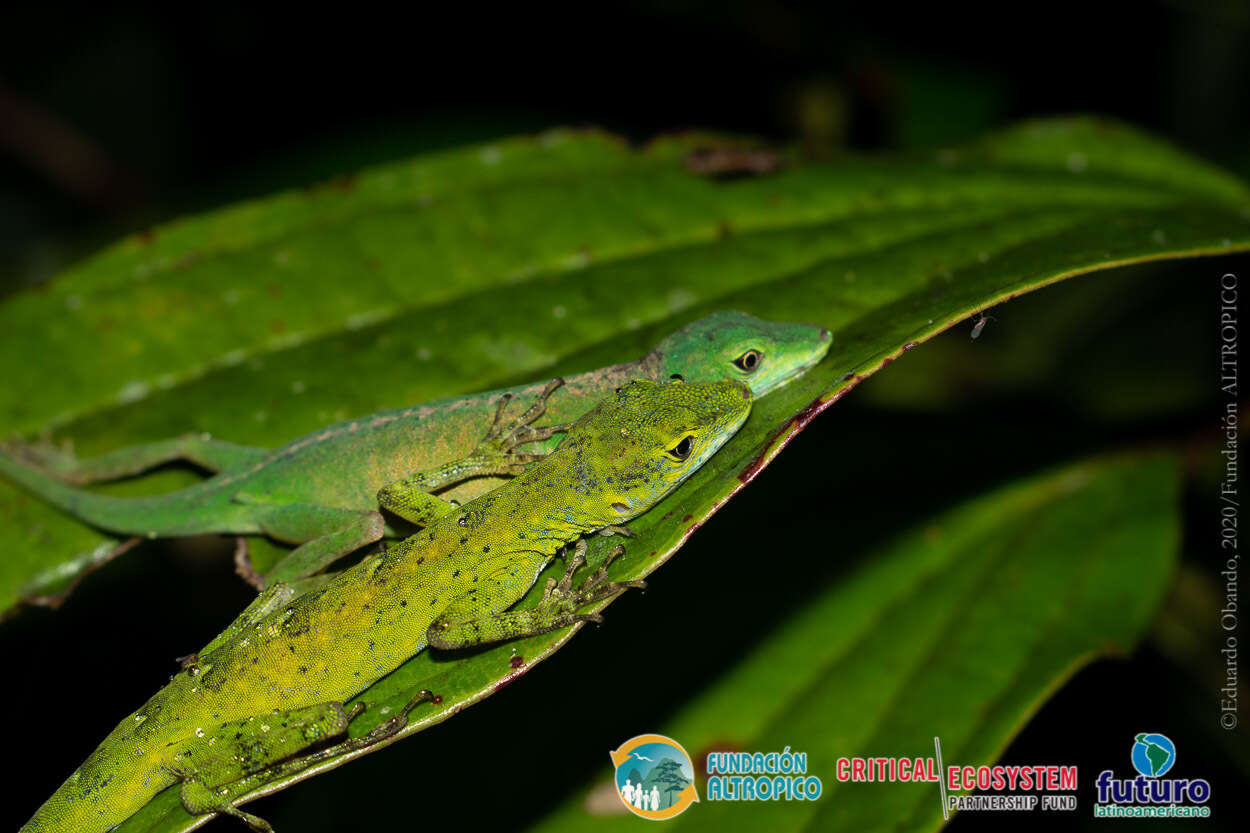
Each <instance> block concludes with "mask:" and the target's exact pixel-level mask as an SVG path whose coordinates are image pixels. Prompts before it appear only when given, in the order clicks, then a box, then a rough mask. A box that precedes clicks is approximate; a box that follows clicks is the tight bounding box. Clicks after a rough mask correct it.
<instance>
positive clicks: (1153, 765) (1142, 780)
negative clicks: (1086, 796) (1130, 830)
mask: <svg viewBox="0 0 1250 833" xmlns="http://www.w3.org/2000/svg"><path fill="white" fill-rule="evenodd" d="M1129 760H1130V761H1131V762H1132V764H1133V769H1135V770H1137V776H1136V777H1135V778H1116V777H1115V773H1114V772H1112V771H1111V770H1109V769H1104V770H1103V771H1102V772H1100V773H1098V780H1097V781H1095V782H1094V786H1095V787H1097V788H1098V803H1097V804H1095V805H1094V816H1095V817H1096V818H1207V817H1208V816H1210V815H1211V808H1210V807H1209V806H1207V801H1208V800H1209V799H1210V798H1211V784H1210V782H1208V781H1206V780H1204V779H1202V778H1164V777H1163V776H1164V775H1166V774H1168V773H1169V772H1171V770H1172V767H1173V765H1175V764H1176V744H1174V743H1172V740H1171V738H1169V737H1168V736H1167V735H1162V734H1159V733H1158V732H1141V733H1139V734H1138V735H1137V736H1136V737H1134V738H1133V748H1132V750H1131V751H1130V752H1129Z"/></svg>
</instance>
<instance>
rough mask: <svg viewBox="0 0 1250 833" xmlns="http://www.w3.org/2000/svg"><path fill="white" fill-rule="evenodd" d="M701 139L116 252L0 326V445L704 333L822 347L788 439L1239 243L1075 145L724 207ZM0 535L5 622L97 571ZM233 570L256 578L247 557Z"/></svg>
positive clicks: (583, 144) (596, 147) (505, 160)
mask: <svg viewBox="0 0 1250 833" xmlns="http://www.w3.org/2000/svg"><path fill="white" fill-rule="evenodd" d="M726 142H727V140H722V139H717V138H715V137H709V136H699V135H694V134H691V135H685V136H682V137H678V138H670V139H666V140H664V141H661V142H658V143H656V144H655V145H653V146H652V147H650V148H649V149H648V150H647V151H645V152H642V153H635V152H632V151H630V150H628V149H627V148H625V147H624V146H623V145H622V144H621V143H620V142H619V141H617V140H614V139H613V138H612V137H609V136H606V135H603V134H597V133H580V134H579V133H570V132H561V131H556V132H551V133H546V134H543V135H541V136H539V137H536V138H534V139H516V140H510V141H501V142H498V143H494V144H490V145H483V146H478V147H471V148H467V149H463V150H455V151H447V152H443V153H440V154H436V155H434V156H432V157H429V158H422V159H418V160H416V161H413V162H408V163H401V164H397V165H391V166H387V167H383V168H379V169H374V170H370V171H367V172H364V173H362V174H359V175H356V176H351V177H344V178H341V179H339V180H336V181H335V182H334V183H332V184H330V185H329V186H326V187H323V188H318V189H309V190H305V191H301V192H291V193H284V194H280V195H278V196H275V197H272V198H270V199H267V200H261V201H255V202H251V203H245V204H242V205H239V206H236V207H231V208H227V209H223V210H222V211H219V212H216V213H213V214H208V215H204V216H202V217H198V218H192V219H188V220H183V221H180V222H177V223H174V224H172V225H170V226H165V227H161V228H158V229H153V230H151V231H150V232H147V233H144V234H141V235H138V236H135V237H132V238H130V239H127V240H125V241H123V242H122V243H120V244H118V245H116V246H114V247H112V248H111V249H108V250H106V251H104V252H103V253H101V254H100V255H98V256H97V257H95V258H92V259H89V260H87V261H85V262H83V263H82V264H80V265H79V266H77V267H75V268H74V269H71V270H69V271H68V272H66V273H65V274H63V275H62V276H61V277H59V278H58V279H57V280H56V281H54V282H52V283H51V284H49V285H48V286H47V287H45V288H44V289H42V290H41V291H39V292H24V293H19V294H16V295H13V296H11V297H10V298H9V299H8V301H7V302H6V303H5V304H3V305H0V327H2V328H4V329H5V330H6V331H7V332H10V333H12V334H13V336H14V337H15V338H16V339H17V342H18V343H34V342H35V341H38V342H39V343H40V345H41V356H40V361H39V362H38V364H35V365H32V364H31V363H30V361H29V359H28V358H27V357H26V356H25V355H24V354H23V353H21V352H20V351H9V352H6V353H3V354H0V372H3V373H4V375H5V378H6V379H8V384H7V385H6V386H5V387H4V388H3V389H0V429H3V430H10V431H22V430H26V431H30V430H32V429H34V428H43V429H45V430H47V429H49V428H51V429H54V430H55V432H56V434H57V435H58V436H61V437H67V438H72V440H73V442H74V444H75V448H76V450H77V452H78V453H79V454H80V455H83V456H90V455H92V454H97V453H100V452H101V451H104V450H109V449H113V448H120V447H122V446H125V445H128V444H134V443H136V442H141V441H145V440H151V439H155V438H163V437H167V436H176V435H179V434H182V433H186V432H192V431H193V432H207V433H210V434H212V435H214V436H217V437H221V438H229V439H230V440H231V441H233V442H241V443H244V444H248V445H260V446H269V447H276V446H277V445H280V444H281V443H283V442H285V441H287V440H290V439H293V438H294V437H296V436H299V435H300V434H303V433H307V432H309V431H312V430H314V429H316V428H317V427H319V426H322V425H325V424H327V423H330V422H336V421H341V420H342V419H346V418H351V417H355V416H360V415H362V414H367V413H370V412H373V411H377V410H382V409H385V408H396V407H401V406H404V405H407V404H411V403H414V402H422V401H427V400H430V399H435V398H439V397H443V396H450V395H455V394H459V393H465V392H469V391H476V390H482V389H488V388H491V387H497V386H500V385H502V384H505V383H509V382H512V381H520V380H528V379H532V378H535V377H536V376H538V375H550V374H552V373H559V372H571V371H572V370H582V369H589V368H591V367H594V366H597V365H602V364H608V363H612V362H616V361H621V360H625V359H628V358H630V357H637V356H639V355H641V354H642V353H643V352H645V351H646V349H647V348H648V347H649V345H651V344H654V343H655V341H657V340H658V339H659V337H661V336H662V335H663V334H665V333H668V332H671V331H672V330H674V329H675V328H676V327H677V326H679V325H680V324H683V323H685V322H687V321H689V320H691V319H693V318H695V317H698V315H701V314H705V313H706V312H708V311H711V310H714V309H726V308H740V309H743V310H745V311H748V312H751V313H754V314H757V315H760V316H761V317H765V318H772V319H775V320H813V321H815V322H816V323H820V324H823V325H825V326H827V327H829V328H830V329H831V330H832V331H833V332H834V333H835V347H834V350H833V352H832V354H831V358H830V360H829V362H827V363H826V366H827V369H826V370H825V371H824V372H823V374H821V373H817V374H813V375H812V376H811V377H810V381H806V382H805V383H804V385H802V386H797V387H795V388H794V390H792V391H790V392H788V393H787V394H786V396H787V398H793V397H794V396H795V391H798V390H801V391H803V394H804V395H806V396H808V399H807V400H806V401H802V402H799V401H794V402H792V406H793V408H792V412H791V413H790V414H788V415H786V416H787V417H788V416H792V415H793V414H795V413H797V412H798V411H799V410H800V409H802V408H803V407H804V406H806V405H807V404H808V403H809V402H811V401H812V400H813V399H814V398H815V397H816V396H817V395H818V394H826V395H827V394H830V393H831V392H832V391H833V390H834V386H835V384H836V383H838V382H840V381H842V380H841V379H840V376H841V375H842V374H844V373H847V374H851V376H852V377H853V378H862V377H863V376H864V375H865V374H866V373H868V372H871V371H872V370H875V369H876V368H877V367H879V366H881V364H882V363H883V362H886V361H888V360H890V357H892V356H894V355H897V353H898V352H899V351H900V350H901V349H905V348H906V347H908V346H910V345H914V344H917V343H919V342H921V341H923V340H925V339H927V338H930V337H932V336H933V335H934V334H936V333H938V332H941V331H942V330H944V329H945V328H946V327H948V326H950V324H951V323H953V322H954V321H957V320H959V319H961V318H963V317H964V316H966V315H968V314H969V313H970V312H971V311H973V310H976V309H980V308H982V307H985V306H988V305H992V304H993V303H995V302H997V301H1000V300H1003V299H1005V298H1008V297H1014V296H1015V295H1017V294H1019V293H1021V292H1024V291H1025V290H1027V289H1029V288H1033V287H1036V286H1040V285H1043V284H1045V283H1047V282H1051V281H1054V280H1058V279H1060V278H1062V277H1065V276H1068V275H1071V274H1075V273H1077V272H1081V271H1087V270H1090V269H1094V268H1099V267H1105V266H1110V265H1116V264H1123V263H1131V262H1135V261H1142V260H1152V259H1158V258H1165V257H1176V256H1179V255H1185V254H1201V253H1219V252H1228V251H1234V250H1236V249H1240V248H1242V247H1244V246H1245V245H1247V243H1248V242H1250V217H1248V216H1247V215H1246V213H1245V212H1247V211H1250V208H1247V206H1250V196H1248V195H1247V192H1246V190H1245V188H1244V186H1243V185H1241V184H1240V183H1239V182H1237V181H1236V180H1235V179H1232V178H1230V177H1228V176H1227V175H1224V174H1222V173H1220V172H1219V171H1217V170H1215V169H1213V168H1211V167H1209V166H1206V165H1204V164H1202V163H1200V162H1198V161H1196V160H1193V159H1192V158H1189V157H1186V156H1184V155H1182V154H1180V153H1178V152H1176V151H1174V150H1172V149H1171V148H1169V147H1167V146H1166V145H1163V144H1161V143H1159V142H1157V141H1154V140H1152V139H1149V138H1148V137H1145V136H1142V135H1141V134H1139V133H1137V132H1135V131H1132V130H1129V129H1127V128H1124V127H1120V126H1117V125H1114V124H1110V123H1106V122H1100V121H1096V120H1066V121H1053V122H1034V123H1027V124H1024V125H1021V126H1019V127H1016V128H1013V129H1010V130H1007V131H1004V132H1001V133H999V134H997V135H996V136H994V137H991V138H988V139H985V140H982V141H979V142H976V143H973V144H971V145H969V146H967V147H963V148H953V149H945V150H942V151H939V152H938V153H936V154H925V155H921V156H915V157H913V156H904V157H900V158H893V159H885V158H848V159H839V160H835V161H826V162H811V163H802V162H799V161H798V160H797V159H792V160H791V161H790V162H789V163H788V167H786V168H784V169H783V170H780V171H778V172H775V173H770V174H768V175H766V176H761V177H747V178H742V177H738V178H736V179H734V180H732V181H724V180H723V179H721V178H714V177H708V176H703V175H699V174H696V173H694V172H692V171H691V170H689V167H690V166H689V159H690V155H691V154H692V153H695V152H697V151H699V150H701V149H704V148H707V147H714V146H716V145H717V144H720V145H725V144H726ZM1074 159H1079V160H1080V164H1079V165H1074V164H1073V160H1074ZM755 441H756V442H758V441H759V437H756V438H755ZM189 477H191V475H190V474H189V473H187V472H182V471H178V470H176V469H171V470H168V471H166V472H164V473H163V475H162V476H160V477H156V478H144V479H141V480H134V481H128V482H123V483H119V484H114V485H112V486H109V487H106V489H105V490H106V491H108V492H111V493H114V494H139V493H151V492H152V491H154V490H157V491H159V490H165V489H170V488H174V487H175V486H177V485H181V484H182V483H185V482H189V481H188V478H189ZM709 505H710V504H709ZM696 514H697V513H696ZM0 516H2V517H3V518H4V520H5V521H6V522H7V528H9V529H11V530H12V531H13V539H12V541H11V542H10V546H11V552H10V557H9V558H8V559H6V560H5V561H4V562H3V566H2V567H0V593H3V596H0V600H3V602H4V603H6V604H7V605H8V606H12V605H13V604H15V603H16V602H17V601H18V600H20V599H21V598H24V597H32V596H33V597H40V596H49V595H56V594H59V593H63V592H64V590H65V589H66V588H67V587H68V586H70V584H71V583H72V582H73V581H74V580H76V579H77V578H78V576H79V575H80V574H81V573H83V572H86V571H87V570H88V569H90V568H91V567H93V566H95V565H96V564H97V563H98V562H99V561H100V555H101V553H102V552H104V551H107V550H108V548H109V547H110V546H113V545H115V544H114V542H111V541H109V540H108V539H106V538H105V537H104V536H101V535H99V534H97V533H94V532H92V531H90V530H88V529H85V528H83V527H81V526H80V525H77V524H67V523H64V522H63V520H62V516H61V515H60V513H59V512H58V511H57V510H54V509H52V508H50V507H47V506H45V505H44V504H42V503H41V502H39V501H38V500H37V499H35V498H33V497H29V496H27V495H25V494H24V493H22V492H21V491H20V490H19V489H18V488H16V487H15V486H13V485H11V484H7V483H3V484H0ZM253 549H254V550H255V556H254V558H255V560H256V561H257V563H258V564H259V565H260V566H261V568H262V569H263V567H264V565H265V564H266V563H267V561H268V560H269V557H267V555H266V553H270V554H271V553H272V552H273V551H272V549H266V548H264V546H263V544H260V543H257V544H256V546H255V547H254V548H253Z"/></svg>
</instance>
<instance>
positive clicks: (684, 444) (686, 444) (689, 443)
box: [668, 437, 694, 463]
mask: <svg viewBox="0 0 1250 833" xmlns="http://www.w3.org/2000/svg"><path fill="white" fill-rule="evenodd" d="M691 451H694V437H683V438H682V441H681V442H679V443H678V444H677V445H675V446H673V447H672V448H670V449H669V450H668V456H669V457H672V458H673V459H674V460H676V461H677V462H679V463H680V462H682V461H683V460H685V459H687V458H688V457H689V456H690V452H691Z"/></svg>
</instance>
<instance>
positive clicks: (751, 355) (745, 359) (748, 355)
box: [734, 350, 764, 373]
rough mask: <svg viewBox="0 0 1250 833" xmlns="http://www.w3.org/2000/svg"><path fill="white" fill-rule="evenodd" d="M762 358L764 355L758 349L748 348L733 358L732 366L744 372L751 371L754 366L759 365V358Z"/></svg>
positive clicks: (753, 369)
mask: <svg viewBox="0 0 1250 833" xmlns="http://www.w3.org/2000/svg"><path fill="white" fill-rule="evenodd" d="M762 358H764V355H763V354H762V353H760V351H759V350H748V351H746V352H745V353H743V354H742V355H741V356H739V357H738V358H736V359H734V367H736V368H738V369H739V370H741V371H743V372H745V373H753V372H754V371H755V368H757V367H759V366H760V359H762Z"/></svg>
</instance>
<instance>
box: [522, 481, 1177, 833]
mask: <svg viewBox="0 0 1250 833" xmlns="http://www.w3.org/2000/svg"><path fill="white" fill-rule="evenodd" d="M1178 498H1179V492H1178V478H1177V469H1176V466H1175V463H1174V461H1172V460H1169V459H1166V458H1158V457H1156V458H1142V457H1128V458H1121V459H1108V460H1098V461H1091V462H1087V463H1081V464H1077V465H1072V466H1068V467H1065V468H1063V469H1060V470H1058V471H1055V472H1048V473H1046V474H1044V475H1042V476H1040V477H1035V478H1030V479H1028V480H1024V481H1021V482H1019V483H1016V484H1013V485H1011V486H1009V487H1007V488H1005V489H1001V490H999V491H997V492H994V493H992V494H990V495H986V496H984V497H981V498H978V499H976V500H974V501H971V502H969V503H967V504H964V505H961V506H959V507H957V508H955V509H954V510H952V511H949V512H947V513H944V514H943V515H941V516H939V517H936V518H933V519H930V520H929V521H927V522H925V523H924V524H923V525H922V526H921V527H920V528H917V529H915V530H912V531H910V532H908V533H905V534H903V535H902V536H900V537H899V539H898V540H896V541H894V542H892V543H890V544H889V545H887V546H886V547H885V548H883V549H882V550H880V551H877V552H875V553H872V554H871V555H870V557H869V558H868V559H867V561H866V562H865V563H864V564H863V565H862V566H861V567H860V568H859V569H858V570H856V571H855V572H854V573H852V574H851V575H849V576H847V577H845V578H844V579H843V580H841V581H839V582H838V583H837V584H835V585H833V586H830V587H826V588H824V589H823V590H821V591H819V592H818V593H817V594H816V595H815V597H814V599H813V600H812V601H810V602H809V603H808V604H806V605H805V606H804V607H803V608H802V609H800V610H798V611H795V613H794V614H793V615H792V616H791V617H790V618H789V619H787V620H786V621H785V622H784V623H782V624H781V626H780V627H778V628H775V629H773V630H772V631H770V632H767V633H761V634H760V635H759V639H758V640H757V641H756V642H755V643H754V644H753V645H752V646H751V647H750V648H749V649H748V651H747V653H746V656H745V657H744V658H743V660H742V661H741V662H740V663H738V664H737V665H736V666H735V667H734V668H732V669H730V670H729V671H728V672H727V673H726V674H725V675H724V676H723V677H722V678H721V679H719V680H717V681H716V682H715V683H714V684H713V685H712V686H710V687H709V688H708V689H707V690H706V691H705V692H703V693H702V694H700V695H699V697H697V698H696V699H695V700H694V701H692V702H690V703H687V704H685V705H683V706H682V707H681V708H680V709H678V710H677V713H676V714H675V715H673V717H672V718H671V719H670V720H668V721H666V722H665V723H664V724H663V725H661V726H660V727H657V731H659V732H661V733H663V734H667V735H669V736H670V737H674V738H678V739H680V741H681V743H682V745H683V746H685V748H686V750H687V751H688V752H689V753H690V754H691V755H692V756H693V757H694V764H695V766H696V768H698V769H702V768H703V767H704V766H705V763H706V758H707V754H708V753H709V752H712V751H718V750H719V751H746V752H756V751H759V752H764V753H765V754H767V753H769V752H774V751H776V752H780V751H781V750H782V749H784V748H787V747H789V748H790V749H791V750H792V751H794V752H806V753H807V762H808V764H807V773H808V774H810V775H816V776H817V777H819V778H821V780H822V781H823V790H822V792H821V796H820V799H819V800H816V801H769V802H713V801H710V800H707V799H708V797H707V791H706V783H707V782H706V772H704V773H702V777H700V778H699V779H697V783H698V787H699V791H700V796H701V797H703V799H704V803H703V804H702V805H701V806H699V807H698V808H697V809H696V810H692V811H688V812H686V813H683V814H682V816H681V817H680V821H679V822H677V826H678V827H679V828H680V829H683V830H725V829H729V828H732V829H735V830H768V831H778V833H780V832H781V831H787V830H811V829H819V830H862V831H885V830H894V831H913V830H915V831H919V830H933V829H935V828H937V827H940V826H941V825H942V802H941V795H940V794H939V790H938V785H937V784H936V783H929V784H924V783H919V784H916V783H872V784H854V783H851V784H841V783H838V782H837V781H836V780H835V779H834V778H833V773H835V772H836V764H837V760H838V759H839V758H843V757H845V758H855V757H860V758H874V757H884V756H896V757H900V758H927V757H931V756H932V755H933V740H932V738H933V736H934V734H935V733H936V734H937V735H938V736H940V737H941V740H942V757H943V764H944V765H946V766H956V765H958V766H980V765H988V764H991V763H993V762H994V761H995V760H996V759H997V757H998V755H999V754H1001V752H1002V750H1003V748H1004V747H1005V746H1006V745H1007V742H1008V741H1009V740H1010V739H1011V737H1012V736H1013V735H1014V734H1015V733H1016V732H1017V731H1018V730H1019V727H1020V726H1021V725H1023V724H1024V723H1025V722H1026V721H1027V720H1028V719H1029V717H1030V716H1031V715H1032V714H1033V712H1034V711H1036V709H1037V708H1038V706H1039V705H1040V704H1041V703H1042V701H1043V700H1044V699H1045V698H1046V697H1047V696H1049V695H1050V694H1051V693H1052V692H1053V691H1054V690H1055V689H1056V688H1057V687H1058V686H1059V685H1060V684H1061V682H1062V681H1063V680H1065V679H1066V678H1067V677H1069V676H1070V675H1071V674H1073V673H1074V672H1075V671H1076V670H1077V669H1078V668H1079V667H1080V666H1082V665H1084V664H1086V663H1088V662H1090V661H1091V660H1092V659H1093V658H1095V657H1098V656H1100V655H1106V654H1109V653H1114V654H1127V653H1128V652H1129V651H1131V650H1132V649H1133V647H1134V646H1135V644H1136V643H1137V641H1138V640H1139V639H1140V638H1141V636H1142V634H1143V633H1144V632H1145V630H1146V628H1147V626H1148V625H1149V624H1150V621H1151V618H1152V616H1153V614H1154V611H1155V609H1156V608H1157V606H1158V603H1159V600H1160V598H1161V597H1162V595H1163V593H1164V591H1165V590H1166V588H1167V583H1168V580H1169V578H1170V577H1171V576H1172V573H1173V570H1174V569H1175V565H1176V555H1177V548H1178V544H1179V540H1180V524H1179V501H1178ZM795 580H796V581H802V580H803V577H802V576H796V577H795ZM609 774H610V771H609ZM635 824H636V822H635V821H634V819H633V817H632V816H630V815H628V814H627V813H626V812H625V810H624V807H623V806H622V805H621V804H620V801H619V798H618V797H617V795H616V786H615V784H614V783H612V782H611V780H610V779H609V780H607V781H604V780H601V779H596V780H595V781H594V788H593V791H590V792H588V791H582V792H580V793H578V794H575V795H574V796H572V797H571V798H570V799H569V800H568V801H567V802H566V803H565V805H564V807H562V808H561V810H560V811H559V812H557V813H556V814H555V815H553V816H551V817H550V818H548V819H546V820H545V821H544V822H543V823H541V824H539V825H537V826H536V827H535V828H534V829H535V830H537V831H542V833H556V831H565V830H584V829H586V828H587V827H588V826H591V825H593V826H595V827H596V828H598V827H602V828H603V829H604V830H609V831H610V830H616V829H620V830H625V829H632V826H633V825H635Z"/></svg>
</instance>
